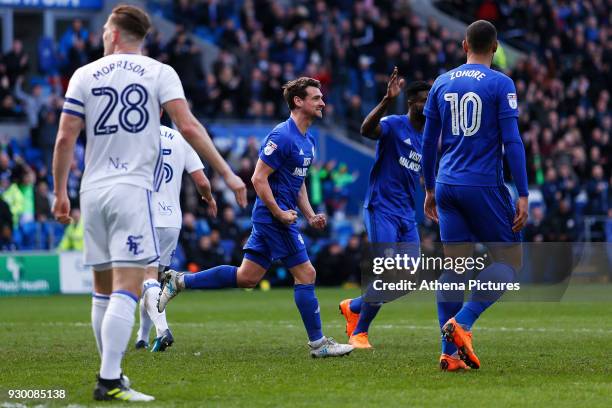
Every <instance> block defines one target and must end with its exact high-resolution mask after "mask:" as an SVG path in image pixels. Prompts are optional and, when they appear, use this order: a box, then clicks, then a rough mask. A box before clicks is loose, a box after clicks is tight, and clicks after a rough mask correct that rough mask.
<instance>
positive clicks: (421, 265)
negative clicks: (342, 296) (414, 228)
mask: <svg viewBox="0 0 612 408" xmlns="http://www.w3.org/2000/svg"><path fill="white" fill-rule="evenodd" d="M386 252H389V251H386ZM487 258H488V255H487V254H484V255H482V256H465V257H443V256H427V255H425V254H423V253H421V254H420V255H419V256H411V255H408V254H405V253H404V254H398V253H397V254H395V255H391V256H377V257H374V258H372V273H373V274H374V275H375V276H377V277H378V278H374V279H373V280H372V282H371V286H372V288H373V289H374V290H375V291H402V292H404V291H416V290H420V291H423V290H424V291H465V290H484V291H500V290H504V291H505V290H520V289H521V284H520V282H493V281H481V280H480V279H465V280H458V281H454V282H442V281H440V280H438V279H433V280H429V279H414V278H415V277H416V274H417V272H419V273H426V272H433V271H441V270H446V271H452V272H454V273H456V274H457V275H464V276H466V278H467V275H465V274H466V272H472V274H474V273H478V272H480V271H482V270H483V269H485V268H486V267H487V263H488V259H487ZM385 273H390V274H393V276H392V277H391V278H390V280H386V279H383V274H385ZM401 275H404V276H406V275H409V276H410V277H411V279H408V278H405V279H401V278H400V279H397V278H398V276H401Z"/></svg>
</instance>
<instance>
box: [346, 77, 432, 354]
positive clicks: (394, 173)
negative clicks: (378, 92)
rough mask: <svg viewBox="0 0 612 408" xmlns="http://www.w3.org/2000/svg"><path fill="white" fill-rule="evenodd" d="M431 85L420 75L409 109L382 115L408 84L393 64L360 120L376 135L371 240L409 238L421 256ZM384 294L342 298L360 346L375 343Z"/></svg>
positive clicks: (366, 132) (368, 201) (367, 217)
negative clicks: (418, 206) (418, 201)
mask: <svg viewBox="0 0 612 408" xmlns="http://www.w3.org/2000/svg"><path fill="white" fill-rule="evenodd" d="M430 87H431V86H430V85H429V84H427V83H426V82H422V81H416V82H413V83H411V84H409V85H408V86H407V87H406V90H405V94H406V98H407V102H408V113H407V114H404V115H389V116H385V117H383V116H384V115H385V113H386V112H387V109H388V107H389V106H390V105H391V104H392V103H393V101H395V98H396V97H397V96H398V95H399V94H400V93H401V91H402V88H404V80H403V79H402V78H400V77H399V75H398V70H397V67H395V68H394V69H393V72H392V73H391V77H390V78H389V83H388V84H387V93H386V95H385V96H384V97H383V99H382V101H381V102H380V103H379V104H378V105H377V106H376V107H375V108H374V109H373V110H372V111H371V112H370V113H369V114H368V116H367V117H366V118H365V120H364V121H363V124H362V125H361V134H362V135H363V136H364V137H367V138H369V139H373V140H377V141H378V142H377V144H376V158H375V162H374V165H373V166H372V170H371V171H370V180H369V185H368V190H367V193H366V198H365V202H364V221H365V226H366V230H367V233H368V240H369V241H370V242H371V243H373V244H379V245H380V246H385V245H384V244H387V245H390V246H395V245H394V244H396V243H411V244H410V247H409V249H408V251H409V252H410V253H411V254H410V255H411V256H416V257H418V256H419V233H418V228H417V224H416V222H415V211H414V208H415V197H414V196H415V191H416V189H417V188H420V177H421V141H422V131H423V126H424V125H425V116H424V115H423V108H424V106H425V101H426V100H427V93H428V92H429V89H430ZM384 297H385V296H384V295H383V294H380V295H374V293H372V287H371V286H369V287H368V289H366V293H365V294H364V295H362V296H359V297H357V298H355V299H345V300H343V301H342V302H340V312H341V313H342V315H343V316H344V318H345V320H346V333H347V335H348V336H349V344H351V345H353V346H355V347H356V348H371V347H372V345H371V344H370V342H369V340H368V329H369V326H370V323H371V322H372V320H373V319H374V317H375V316H376V314H377V313H378V310H379V309H380V307H381V305H382V303H383V302H382V299H383V298H384ZM379 300H380V301H379Z"/></svg>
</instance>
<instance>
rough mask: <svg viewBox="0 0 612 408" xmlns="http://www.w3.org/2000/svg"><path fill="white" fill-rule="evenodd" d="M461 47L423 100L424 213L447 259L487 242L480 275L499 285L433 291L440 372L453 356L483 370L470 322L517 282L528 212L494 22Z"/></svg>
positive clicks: (471, 33) (479, 25)
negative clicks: (461, 57) (509, 183)
mask: <svg viewBox="0 0 612 408" xmlns="http://www.w3.org/2000/svg"><path fill="white" fill-rule="evenodd" d="M463 49H464V51H465V52H466V54H467V63H466V64H463V65H461V66H459V67H457V68H455V69H453V70H451V71H449V72H447V73H445V74H442V75H440V76H439V77H438V78H437V79H436V81H435V82H434V84H433V86H432V88H431V91H430V93H429V98H428V100H427V104H426V105H425V116H426V117H427V120H426V123H425V131H424V136H423V175H424V178H425V187H426V196H425V214H426V215H427V216H428V217H430V218H431V219H433V220H434V221H437V222H439V224H440V236H441V240H442V243H443V244H444V253H445V256H446V257H451V258H456V257H466V256H471V255H472V253H473V242H474V241H477V242H482V243H485V244H486V245H487V247H488V249H489V251H490V253H491V256H492V261H493V262H492V263H491V264H490V265H489V266H488V267H486V268H485V269H483V270H482V271H480V273H479V275H478V277H477V278H478V280H480V281H481V282H486V283H489V282H490V283H493V284H495V285H497V286H495V287H494V289H499V290H490V289H488V288H484V289H479V290H473V291H472V293H471V297H470V299H469V301H467V302H465V303H464V302H463V300H464V298H463V292H462V291H461V292H460V293H459V292H458V291H455V292H456V293H453V291H445V292H441V291H439V292H438V293H437V299H438V318H439V323H440V328H441V331H442V335H443V341H442V343H443V344H442V353H443V355H442V358H441V359H440V367H441V368H442V369H443V370H445V369H448V367H449V363H452V362H454V361H456V359H457V358H460V359H461V360H463V361H464V362H465V363H466V364H467V365H468V366H469V367H471V368H479V367H480V361H479V359H478V357H477V356H476V354H475V353H474V348H473V347H472V325H473V324H474V322H475V321H476V319H478V317H479V316H480V315H481V314H482V313H483V312H484V311H485V310H486V309H487V308H488V307H490V306H491V305H492V304H493V303H495V301H497V300H498V299H499V298H500V297H501V296H502V295H503V293H504V292H505V290H504V289H503V288H507V284H509V283H513V282H515V281H516V274H517V271H518V270H519V269H520V267H521V244H520V241H521V237H520V230H521V229H522V228H523V227H524V226H525V223H526V221H527V211H528V198H527V196H528V189H527V172H526V165H525V150H524V147H523V142H522V140H521V136H520V134H519V129H518V114H519V113H518V103H517V95H516V90H515V87H514V82H513V81H512V79H510V78H509V77H507V76H506V75H504V74H503V73H501V72H498V71H494V70H492V69H491V68H490V67H491V62H492V59H493V54H494V53H495V51H496V49H497V31H496V29H495V27H494V26H493V25H492V24H491V23H489V22H487V21H484V20H479V21H476V22H474V23H472V24H471V25H470V26H469V27H468V28H467V31H466V36H465V39H464V40H463ZM440 136H441V137H442V149H441V157H440V163H439V170H438V174H437V179H436V178H435V164H436V153H437V147H438V140H439V138H440ZM504 155H505V156H506V160H507V162H508V165H509V167H510V172H511V174H512V178H513V180H514V183H515V185H516V188H517V191H518V195H519V199H518V201H517V204H516V208H515V206H514V204H513V202H512V199H511V196H510V193H509V191H508V189H507V188H506V186H505V185H504V179H503V156H504ZM464 279H465V277H464V276H463V275H461V274H458V273H455V272H454V271H449V270H446V271H444V272H443V273H442V276H441V277H440V280H441V281H443V282H452V281H463V280H464ZM444 340H446V341H444Z"/></svg>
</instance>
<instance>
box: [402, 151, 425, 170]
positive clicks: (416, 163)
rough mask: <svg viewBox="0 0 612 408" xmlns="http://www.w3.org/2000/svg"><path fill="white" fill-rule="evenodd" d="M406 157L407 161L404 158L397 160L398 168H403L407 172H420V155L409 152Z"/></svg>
mask: <svg viewBox="0 0 612 408" xmlns="http://www.w3.org/2000/svg"><path fill="white" fill-rule="evenodd" d="M408 157H409V158H408V159H407V158H405V157H404V156H401V157H400V158H399V164H400V166H402V167H405V168H407V169H408V170H412V171H416V172H417V173H418V172H420V171H421V164H420V163H421V157H422V155H421V154H420V153H417V152H415V151H411V152H410V155H409V156H408Z"/></svg>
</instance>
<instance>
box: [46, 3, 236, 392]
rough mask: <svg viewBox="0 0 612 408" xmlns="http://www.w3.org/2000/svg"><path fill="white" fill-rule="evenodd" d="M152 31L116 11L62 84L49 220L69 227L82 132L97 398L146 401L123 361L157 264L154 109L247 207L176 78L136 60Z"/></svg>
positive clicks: (143, 21)
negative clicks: (96, 44)
mask: <svg viewBox="0 0 612 408" xmlns="http://www.w3.org/2000/svg"><path fill="white" fill-rule="evenodd" d="M150 27H151V22H150V19H149V16H148V15H147V14H146V13H145V12H144V11H142V10H141V9H139V8H137V7H134V6H127V5H121V6H117V7H115V8H114V9H113V11H112V12H111V14H110V15H109V17H108V20H107V21H106V23H105V25H104V34H103V37H102V38H103V42H104V57H102V58H100V59H99V60H97V61H94V62H92V63H90V64H87V65H85V66H83V67H81V68H79V69H78V70H77V71H76V72H75V73H74V75H73V76H72V78H71V79H70V84H69V85H68V90H67V91H66V99H65V103H64V108H63V112H62V115H61V117H60V125H59V130H58V134H57V138H56V144H55V152H54V158H53V178H54V189H55V197H56V198H55V202H54V204H53V214H54V216H55V217H56V219H57V220H58V221H60V222H62V223H64V224H67V223H69V222H70V221H71V219H70V216H69V213H70V201H69V200H68V193H67V179H68V173H69V170H70V164H71V162H72V157H73V154H74V145H75V143H76V139H77V137H78V135H79V133H80V131H81V129H82V128H83V127H84V128H85V129H86V135H87V146H86V152H85V172H84V174H83V179H82V181H81V192H80V193H81V196H80V198H81V211H82V217H83V222H84V228H85V232H84V242H85V250H84V261H85V264H86V265H91V266H92V268H93V271H94V273H93V286H94V294H93V300H92V310H91V318H92V328H93V331H94V335H95V338H96V343H97V346H98V351H99V353H100V356H101V365H100V372H99V375H98V382H97V384H96V387H95V389H94V399H96V400H120V401H151V400H153V399H154V398H153V397H152V396H150V395H146V394H143V393H140V392H138V391H135V390H133V389H131V388H130V385H129V382H128V381H125V380H122V378H123V377H122V372H121V360H122V358H123V354H124V352H125V350H126V348H127V344H128V342H129V339H130V334H131V332H132V328H133V325H134V314H135V310H136V304H137V302H138V298H139V296H140V294H141V290H142V283H143V279H144V272H145V267H146V266H147V265H148V264H149V263H151V262H154V261H155V260H157V258H158V257H159V249H158V241H157V236H156V234H155V229H154V228H153V219H152V218H153V217H152V214H151V193H152V191H154V190H156V189H157V187H158V186H159V183H160V182H161V177H160V176H161V174H162V168H163V164H162V154H161V153H162V152H161V149H160V137H159V126H160V123H159V112H160V109H161V108H163V109H164V110H165V111H166V112H167V113H168V114H169V115H170V118H171V119H172V121H173V122H174V123H175V124H176V126H177V128H178V130H179V131H180V133H181V134H182V135H183V136H184V137H185V140H186V141H187V142H188V143H189V144H191V145H192V146H193V147H194V148H195V150H196V151H197V152H198V153H199V154H200V155H202V156H203V158H204V159H205V160H206V161H207V162H208V163H209V164H210V165H211V166H212V167H213V169H215V171H217V172H218V173H219V174H220V175H221V176H222V177H223V178H224V180H225V182H226V183H227V185H228V186H229V188H230V189H232V190H233V192H234V194H235V195H236V200H237V202H238V204H239V205H242V206H245V205H246V187H245V185H244V183H243V182H242V180H241V179H240V178H239V177H238V176H236V175H235V174H234V173H233V172H232V170H231V169H230V167H229V166H228V164H227V163H226V162H225V161H224V160H223V158H222V157H221V155H220V154H219V152H218V151H217V150H216V149H215V146H214V144H213V143H212V140H211V139H210V137H209V136H208V134H207V132H206V130H205V129H204V127H203V126H202V125H201V124H200V123H199V122H198V120H197V119H196V118H195V117H194V116H193V114H192V113H191V111H190V110H189V107H188V105H187V102H186V100H185V95H184V93H183V86H182V84H181V81H180V79H179V77H178V75H177V74H176V72H175V71H174V70H173V69H172V68H171V67H169V66H168V65H165V64H162V63H160V62H158V61H156V60H154V59H151V58H149V57H146V56H143V55H142V45H143V41H144V38H145V36H146V34H147V32H148V31H149V29H150Z"/></svg>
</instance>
